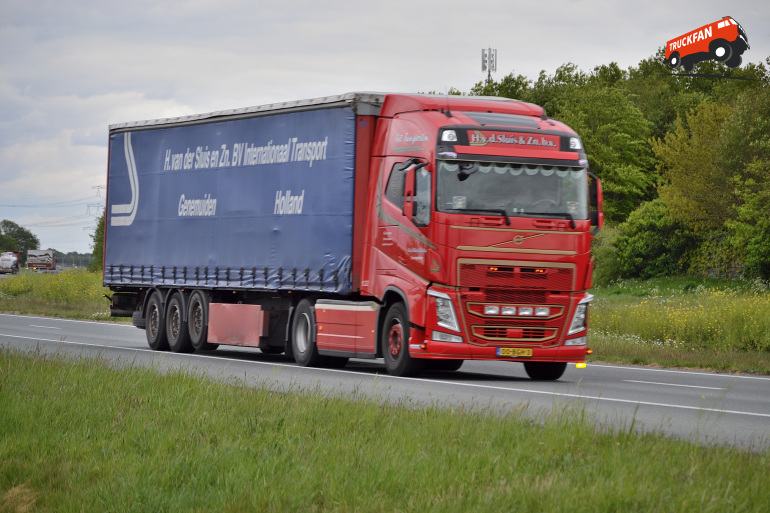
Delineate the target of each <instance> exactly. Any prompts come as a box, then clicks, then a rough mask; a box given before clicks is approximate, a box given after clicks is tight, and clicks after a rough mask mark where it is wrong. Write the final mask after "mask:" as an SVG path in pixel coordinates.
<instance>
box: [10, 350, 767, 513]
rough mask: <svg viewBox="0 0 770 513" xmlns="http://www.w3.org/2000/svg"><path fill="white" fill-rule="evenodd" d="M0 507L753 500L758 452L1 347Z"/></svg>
mask: <svg viewBox="0 0 770 513" xmlns="http://www.w3.org/2000/svg"><path fill="white" fill-rule="evenodd" d="M0 404H1V405H3V414H2V415H0V511H1V512H3V513H5V512H16V511H62V512H67V511H104V512H107V511H142V512H143V511H166V512H173V511H184V512H188V511H222V512H229V511H234V512H235V511H420V512H423V511H442V512H444V511H447V512H451V511H462V512H466V511H575V512H579V511H592V512H594V511H701V512H710V511H714V512H722V511H763V508H764V507H765V506H766V505H767V504H770V487H767V486H766V484H767V470H768V466H769V464H770V461H768V458H769V457H770V456H769V455H768V453H767V452H764V453H751V452H744V451H741V450H736V449H730V448H724V447H704V446H698V445H696V444H691V443H686V442H682V441H676V440H668V439H665V438H662V437H657V436H654V435H638V434H636V433H633V432H620V431H618V432H609V433H608V432H604V433H597V432H596V430H595V427H594V425H593V423H592V422H591V421H590V420H589V419H587V418H585V415H584V414H583V413H582V412H580V411H575V410H568V411H563V412H562V413H559V414H555V415H554V416H553V417H550V418H546V419H540V420H539V421H533V420H531V419H527V418H525V417H523V416H521V415H517V414H505V415H500V414H499V412H492V411H458V410H454V411H453V410H449V409H443V408H440V407H438V406H437V407H433V408H421V409H411V408H404V407H399V406H398V405H392V404H387V403H382V404H376V403H373V402H371V401H361V400H359V399H356V398H328V397H324V396H321V395H320V394H317V393H312V392H307V393H296V394H283V393H275V392H269V391H265V390H259V389H253V388H249V387H246V386H241V385H240V384H238V383H218V382H212V381H210V380H206V379H202V378H200V377H198V376H196V375H194V374H192V373H189V372H175V373H171V374H167V375H160V374H158V373H156V372H155V371H154V370H152V369H142V368H128V369H113V368H110V367H108V366H107V365H106V364H104V363H101V362H99V361H97V360H92V359H81V360H59V359H56V358H49V357H45V356H42V355H39V354H22V353H19V352H16V351H9V350H5V349H3V350H0Z"/></svg>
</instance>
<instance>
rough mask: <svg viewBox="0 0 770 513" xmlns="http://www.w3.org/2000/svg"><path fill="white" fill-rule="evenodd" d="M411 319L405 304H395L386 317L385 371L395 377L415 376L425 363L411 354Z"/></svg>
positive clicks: (384, 334)
mask: <svg viewBox="0 0 770 513" xmlns="http://www.w3.org/2000/svg"><path fill="white" fill-rule="evenodd" d="M409 331H410V330H409V318H408V317H407V315H406V308H405V307H404V304H403V303H395V304H394V305H393V306H391V307H390V309H389V310H388V313H387V315H385V322H384V324H383V326H382V338H381V345H382V356H383V358H384V359H385V369H386V370H387V371H388V374H391V375H393V376H415V375H417V374H419V372H420V371H421V370H422V368H423V361H422V360H418V359H415V358H412V357H411V355H410V354H409Z"/></svg>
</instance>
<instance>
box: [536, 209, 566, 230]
mask: <svg viewBox="0 0 770 513" xmlns="http://www.w3.org/2000/svg"><path fill="white" fill-rule="evenodd" d="M524 215H526V216H553V217H561V218H562V219H566V220H568V221H569V226H570V228H572V229H573V230H574V229H575V218H574V217H572V214H570V213H569V212H524Z"/></svg>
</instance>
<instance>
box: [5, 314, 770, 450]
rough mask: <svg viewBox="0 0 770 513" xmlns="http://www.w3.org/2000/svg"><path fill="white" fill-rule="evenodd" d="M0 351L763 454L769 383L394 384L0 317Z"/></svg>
mask: <svg viewBox="0 0 770 513" xmlns="http://www.w3.org/2000/svg"><path fill="white" fill-rule="evenodd" d="M0 347H14V348H18V349H21V350H25V351H29V350H40V351H42V352H44V353H58V354H62V355H88V356H98V357H100V358H103V359H107V360H111V361H113V362H114V363H115V364H116V365H125V364H132V365H153V366H155V367H156V368H157V369H159V370H160V371H164V370H166V369H176V368H186V369H193V370H195V371H196V372H200V373H202V374H204V375H208V376H211V377H213V378H215V379H237V380H241V381H244V382H246V383H248V384H250V385H253V386H264V387H268V388H270V389H274V390H282V391H291V390H321V391H323V392H324V393H328V394H340V395H353V396H357V397H367V398H371V399H374V400H377V401H383V400H389V401H399V402H402V403H404V404H410V405H422V404H431V405H441V406H446V407H463V408H492V409H495V410H496V411H497V410H500V411H506V410H516V411H523V412H525V413H526V414H529V415H533V416H544V415H548V414H550V413H551V412H553V411H554V410H557V411H560V412H564V413H563V414H565V415H576V416H586V417H588V418H590V419H595V421H596V423H597V427H598V428H599V429H614V430H629V429H634V430H637V431H645V432H650V431H653V432H660V433H663V434H665V435H667V436H671V437H676V438H682V439H687V440H690V441H694V442H697V443H701V444H709V445H712V444H717V445H732V446H737V447H742V448H748V449H752V450H767V449H768V448H770V377H766V376H751V375H733V374H715V373H709V372H697V371H684V370H675V369H659V368H642V367H627V366H618V365H601V364H589V365H588V367H587V368H586V369H576V368H575V367H574V366H569V367H568V368H567V371H566V372H565V374H564V376H563V377H562V378H561V379H560V380H559V381H556V382H536V381H531V380H530V379H528V378H527V376H526V374H525V373H524V368H523V366H522V365H519V364H516V363H507V362H470V361H469V362H466V363H465V364H464V365H463V367H462V368H461V369H460V370H459V371H457V372H433V373H425V374H424V375H422V376H420V377H418V378H397V377H393V376H389V375H388V374H386V373H385V369H384V365H383V363H382V361H381V360H351V362H350V363H349V364H348V366H347V367H345V368H344V369H314V368H303V367H299V366H298V365H297V364H296V363H294V361H293V360H290V359H288V358H286V357H284V356H282V355H270V354H262V353H261V352H260V351H259V350H258V349H253V350H251V349H242V348H227V347H220V348H219V349H218V350H216V351H214V352H212V353H207V354H174V353H166V352H164V353H159V352H154V351H152V350H150V349H149V347H148V346H147V343H146V341H145V338H144V331H142V330H139V329H137V328H134V327H132V326H127V325H116V324H109V323H97V322H82V321H66V320H61V319H51V318H43V317H26V316H17V315H4V314H0Z"/></svg>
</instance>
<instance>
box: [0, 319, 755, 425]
mask: <svg viewBox="0 0 770 513" xmlns="http://www.w3.org/2000/svg"><path fill="white" fill-rule="evenodd" d="M0 336H10V337H14V338H21V339H26V340H37V341H40V342H53V343H56V344H60V345H67V344H69V345H76V346H87V347H99V348H110V349H121V350H124V351H133V352H149V353H154V354H156V355H158V356H160V357H163V358H165V357H178V358H180V359H190V358H201V359H210V360H215V361H224V362H237V363H244V364H258V365H269V366H272V367H286V368H288V369H294V370H299V371H303V370H304V369H305V367H298V366H297V365H289V364H285V363H276V362H260V361H253V360H240V359H237V358H227V357H220V356H217V355H198V354H195V353H192V354H191V353H181V354H180V353H171V352H158V351H153V350H152V349H150V348H146V349H144V348H142V349H137V348H130V347H121V346H108V345H106V344H90V343H87V342H73V341H67V340H50V339H41V338H37V337H19V336H16V335H4V334H0ZM309 370H312V371H320V372H330V373H339V374H352V375H355V376H359V377H361V376H368V374H366V375H365V374H361V373H360V372H354V371H347V370H344V369H324V368H321V367H312V368H310V369H309ZM372 377H373V378H376V379H389V380H403V381H414V382H417V383H422V384H425V382H426V381H430V380H426V379H421V378H403V377H400V376H391V375H389V374H379V373H378V374H375V375H373V376H372ZM434 383H440V384H443V385H453V386H458V387H466V388H479V389H486V390H502V391H506V392H521V393H525V394H537V395H549V396H553V397H569V398H573V399H581V400H584V401H591V400H594V401H605V402H613V403H622V404H632V405H642V406H657V407H661V408H673V409H679V410H691V411H699V412H711V413H718V414H732V415H746V416H750V417H762V418H770V413H757V412H750V411H740V410H723V409H719V408H704V407H702V406H685V405H679V404H668V403H656V402H651V401H634V400H631V399H615V398H612V397H604V396H590V395H580V394H569V393H564V392H549V391H546V390H531V389H527V388H512V387H502V386H493V385H480V384H476V383H460V382H457V381H435V382H434Z"/></svg>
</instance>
